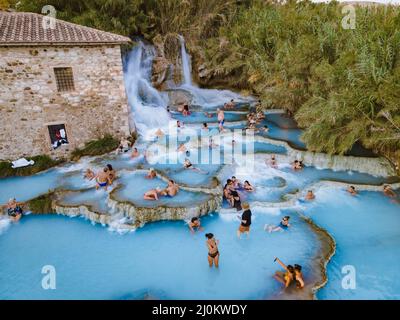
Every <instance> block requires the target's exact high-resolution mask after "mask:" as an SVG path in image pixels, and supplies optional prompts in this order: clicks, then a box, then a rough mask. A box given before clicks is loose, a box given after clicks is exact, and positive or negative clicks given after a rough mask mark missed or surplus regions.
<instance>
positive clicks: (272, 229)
mask: <svg viewBox="0 0 400 320" xmlns="http://www.w3.org/2000/svg"><path fill="white" fill-rule="evenodd" d="M289 220H290V217H289V216H285V217H283V218H282V220H281V222H280V223H279V225H277V226H274V225H269V224H266V225H265V226H264V230H265V231H268V232H269V233H271V232H276V231H284V230H287V229H288V228H289V227H290V224H289Z"/></svg>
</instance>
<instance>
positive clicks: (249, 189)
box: [243, 180, 254, 192]
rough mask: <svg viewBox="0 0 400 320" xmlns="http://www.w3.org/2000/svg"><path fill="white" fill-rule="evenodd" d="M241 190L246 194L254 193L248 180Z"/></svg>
mask: <svg viewBox="0 0 400 320" xmlns="http://www.w3.org/2000/svg"><path fill="white" fill-rule="evenodd" d="M243 189H244V190H245V191H247V192H253V191H254V187H253V186H252V185H251V184H250V182H249V181H248V180H246V181H245V182H244V185H243Z"/></svg>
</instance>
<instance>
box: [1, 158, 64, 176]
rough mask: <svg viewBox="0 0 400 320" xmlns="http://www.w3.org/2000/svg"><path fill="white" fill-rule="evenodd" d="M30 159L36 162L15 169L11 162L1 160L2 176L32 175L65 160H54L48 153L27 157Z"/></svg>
mask: <svg viewBox="0 0 400 320" xmlns="http://www.w3.org/2000/svg"><path fill="white" fill-rule="evenodd" d="M26 159H27V160H28V161H29V160H33V161H35V164H34V165H33V166H28V167H23V168H17V169H13V168H12V167H11V166H12V164H11V162H8V161H1V162H0V178H7V177H13V176H30V175H32V174H35V173H38V172H40V171H44V170H47V169H49V168H52V167H55V166H57V165H59V164H61V163H63V162H64V160H53V159H52V158H50V157H49V156H47V155H40V156H35V157H31V158H26Z"/></svg>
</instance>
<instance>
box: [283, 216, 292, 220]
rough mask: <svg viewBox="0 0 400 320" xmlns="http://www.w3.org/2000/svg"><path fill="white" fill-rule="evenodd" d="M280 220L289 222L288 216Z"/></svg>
mask: <svg viewBox="0 0 400 320" xmlns="http://www.w3.org/2000/svg"><path fill="white" fill-rule="evenodd" d="M282 220H283V221H289V220H290V217H289V216H284V217H283V218H282Z"/></svg>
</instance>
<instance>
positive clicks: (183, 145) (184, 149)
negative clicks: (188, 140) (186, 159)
mask: <svg viewBox="0 0 400 320" xmlns="http://www.w3.org/2000/svg"><path fill="white" fill-rule="evenodd" d="M186 150H187V149H186V146H185V144H184V143H181V144H180V145H179V147H178V149H177V151H178V152H186Z"/></svg>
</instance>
